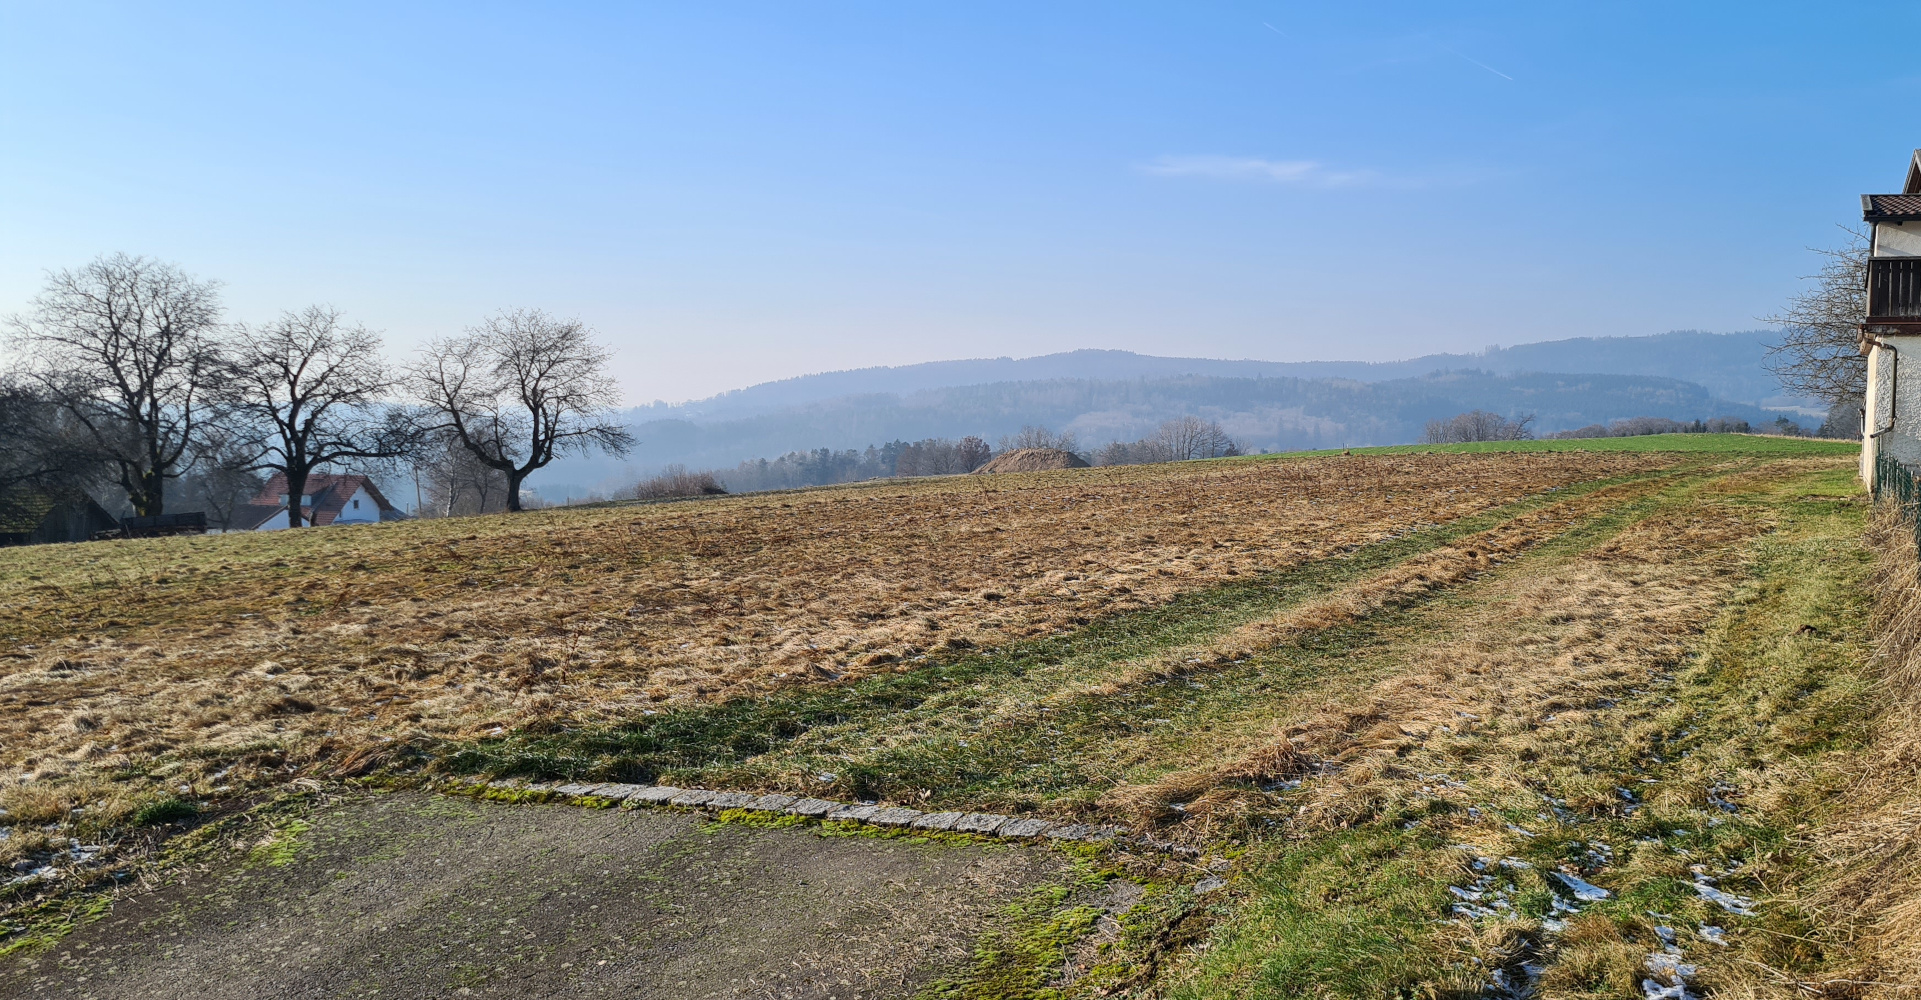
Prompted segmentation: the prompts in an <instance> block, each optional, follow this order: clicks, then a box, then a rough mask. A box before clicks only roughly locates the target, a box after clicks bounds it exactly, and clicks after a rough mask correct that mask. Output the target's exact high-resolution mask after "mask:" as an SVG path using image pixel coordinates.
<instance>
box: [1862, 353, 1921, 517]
mask: <svg viewBox="0 0 1921 1000" xmlns="http://www.w3.org/2000/svg"><path fill="white" fill-rule="evenodd" d="M1866 410H1867V421H1866V423H1865V425H1864V426H1863V427H1862V429H1861V430H1862V435H1863V441H1862V448H1861V472H1862V477H1863V478H1864V479H1868V480H1869V481H1872V479H1873V471H1874V461H1875V456H1876V455H1877V454H1885V455H1887V456H1888V457H1890V458H1893V459H1894V460H1895V461H1898V462H1900V463H1901V464H1903V465H1909V466H1921V336H1900V337H1882V338H1880V344H1879V345H1877V346H1876V347H1875V348H1874V349H1873V350H1871V351H1869V352H1868V398H1867V407H1866Z"/></svg>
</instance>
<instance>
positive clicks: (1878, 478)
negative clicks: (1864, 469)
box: [1874, 455, 1921, 549]
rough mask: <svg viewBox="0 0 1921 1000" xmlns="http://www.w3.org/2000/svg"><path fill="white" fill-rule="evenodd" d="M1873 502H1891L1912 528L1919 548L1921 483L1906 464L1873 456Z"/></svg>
mask: <svg viewBox="0 0 1921 1000" xmlns="http://www.w3.org/2000/svg"><path fill="white" fill-rule="evenodd" d="M1874 502H1875V503H1893V504H1895V510H1896V511H1897V512H1898V513H1899V514H1900V515H1901V519H1902V520H1904V521H1906V522H1908V526H1909V527H1910V528H1912V529H1914V544H1915V547H1916V548H1917V549H1921V484H1917V483H1916V482H1915V481H1914V473H1913V472H1912V471H1910V470H1909V469H1908V467H1907V466H1905V465H1902V464H1901V463H1900V462H1897V461H1895V460H1894V459H1892V458H1890V457H1888V456H1887V455H1876V456H1874Z"/></svg>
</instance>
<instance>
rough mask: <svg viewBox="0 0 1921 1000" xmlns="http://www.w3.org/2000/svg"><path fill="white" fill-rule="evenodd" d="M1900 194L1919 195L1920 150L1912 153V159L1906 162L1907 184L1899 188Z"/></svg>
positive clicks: (1920, 187)
mask: <svg viewBox="0 0 1921 1000" xmlns="http://www.w3.org/2000/svg"><path fill="white" fill-rule="evenodd" d="M1901 193H1902V194H1921V149H1917V150H1915V151H1914V159H1912V160H1909V161H1908V182H1907V183H1906V184H1904V185H1902V187H1901Z"/></svg>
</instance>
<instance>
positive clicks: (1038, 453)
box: [974, 448, 1087, 476]
mask: <svg viewBox="0 0 1921 1000" xmlns="http://www.w3.org/2000/svg"><path fill="white" fill-rule="evenodd" d="M1085 468H1087V463H1086V462H1085V461H1083V460H1082V459H1081V457H1080V456H1079V455H1076V454H1074V453H1073V452H1071V451H1062V450H1061V449H1059V448H1018V449H1016V450H1014V451H1010V452H1007V453H1006V454H1004V455H996V456H995V457H994V460H993V461H991V462H988V463H987V464H986V465H983V466H981V467H980V468H978V469H975V470H974V475H977V476H980V475H993V474H994V473H997V472H1051V471H1053V470H1055V469H1085Z"/></svg>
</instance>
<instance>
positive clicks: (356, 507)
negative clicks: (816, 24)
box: [354, 500, 360, 510]
mask: <svg viewBox="0 0 1921 1000" xmlns="http://www.w3.org/2000/svg"><path fill="white" fill-rule="evenodd" d="M354 509H355V510H359V509H360V501H358V500H355V501H354Z"/></svg>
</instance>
